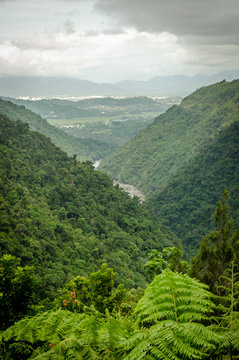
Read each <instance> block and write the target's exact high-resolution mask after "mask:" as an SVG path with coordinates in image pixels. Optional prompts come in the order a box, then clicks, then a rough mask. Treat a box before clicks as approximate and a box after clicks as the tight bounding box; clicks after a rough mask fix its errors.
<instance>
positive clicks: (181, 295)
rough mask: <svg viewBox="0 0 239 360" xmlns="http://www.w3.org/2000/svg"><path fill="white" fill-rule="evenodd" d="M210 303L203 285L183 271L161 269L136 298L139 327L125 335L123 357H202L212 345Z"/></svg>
mask: <svg viewBox="0 0 239 360" xmlns="http://www.w3.org/2000/svg"><path fill="white" fill-rule="evenodd" d="M212 312H213V303H212V301H211V300H210V293H209V292H208V291H207V289H206V286H204V285H202V284H200V283H199V282H197V281H196V280H194V279H191V278H189V277H188V276H187V275H180V274H177V273H173V272H171V271H170V270H165V271H163V273H162V274H160V275H158V276H157V277H155V279H154V280H153V282H152V283H151V285H150V286H149V287H148V288H147V290H146V292H145V295H144V296H143V297H142V299H141V300H140V301H139V304H138V306H137V308H136V315H137V318H138V319H139V320H138V321H139V326H140V328H139V330H136V331H135V332H134V333H133V334H132V336H131V337H130V338H128V339H127V347H128V355H127V356H126V358H125V359H130V360H133V359H202V358H205V357H206V356H208V354H210V353H211V352H213V351H214V350H215V349H216V346H217V345H218V343H219V337H218V335H217V334H216V333H215V332H214V331H212V330H210V328H209V327H208V326H206V325H203V324H202V323H204V324H206V323H208V322H209V317H208V315H209V314H210V313H212Z"/></svg>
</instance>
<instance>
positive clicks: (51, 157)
mask: <svg viewBox="0 0 239 360" xmlns="http://www.w3.org/2000/svg"><path fill="white" fill-rule="evenodd" d="M0 126H1V128H0V130H1V138H0V141H1V158H0V177H1V183H0V193H1V217H0V221H1V224H0V226H1V240H0V241H1V252H2V254H10V255H14V256H16V257H19V258H21V265H34V266H35V267H36V269H37V276H38V278H39V281H40V282H41V285H42V289H44V291H45V292H47V293H48V295H50V296H54V292H55V289H56V288H57V287H59V286H60V285H62V284H63V283H64V282H66V280H67V279H70V278H72V276H76V275H84V274H89V272H90V271H94V270H96V269H97V268H98V267H99V266H100V264H101V263H104V262H106V263H107V264H109V265H110V266H113V267H114V269H115V270H117V273H118V277H119V278H118V280H119V279H120V280H121V281H122V282H124V284H125V285H126V286H127V287H134V286H136V285H138V286H139V285H141V286H142V285H145V284H146V277H145V274H144V271H143V269H142V265H143V263H144V261H145V258H146V255H147V253H148V252H149V251H151V249H154V248H156V249H162V247H163V246H165V245H170V244H172V243H173V242H175V241H176V237H175V236H174V235H172V234H171V233H170V232H169V231H168V230H167V228H165V227H163V226H160V225H159V224H158V222H157V221H156V220H155V218H154V217H153V216H152V215H151V214H150V213H149V212H148V211H147V210H146V209H144V208H143V206H141V205H139V202H138V199H137V198H134V199H130V198H129V197H128V195H127V194H126V193H124V192H123V191H122V190H120V189H119V187H118V186H113V185H112V181H111V180H110V178H109V177H108V176H107V175H105V174H102V173H100V172H98V171H95V170H94V169H93V167H92V164H91V163H79V162H77V160H76V157H75V156H73V157H68V156H67V155H66V153H64V152H63V151H62V150H60V149H59V148H57V147H56V146H55V145H54V144H53V143H52V142H51V141H50V140H49V139H48V138H46V137H45V136H44V135H41V134H39V133H37V132H34V131H30V130H29V128H28V125H27V124H23V123H22V122H20V121H17V122H12V121H11V120H9V119H8V118H6V117H5V116H4V115H1V118H0ZM126 264H127V266H126Z"/></svg>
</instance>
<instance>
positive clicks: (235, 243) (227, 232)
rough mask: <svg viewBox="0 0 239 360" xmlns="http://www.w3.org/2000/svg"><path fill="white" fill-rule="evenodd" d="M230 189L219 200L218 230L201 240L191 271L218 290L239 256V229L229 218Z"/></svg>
mask: <svg viewBox="0 0 239 360" xmlns="http://www.w3.org/2000/svg"><path fill="white" fill-rule="evenodd" d="M228 197H229V194H228V191H226V190H225V191H224V194H223V197H222V200H221V201H218V202H217V208H216V212H215V221H216V230H215V231H212V232H210V233H209V235H208V236H206V237H205V238H204V239H203V241H202V242H201V246H200V251H199V254H198V255H197V257H195V258H194V259H193V261H192V269H191V273H192V275H193V276H195V277H197V278H198V279H199V280H200V281H202V282H204V283H206V284H208V285H209V287H210V289H211V291H212V292H214V293H216V292H217V287H218V285H219V283H218V281H219V279H220V277H221V276H222V275H223V273H224V271H225V270H226V269H227V268H228V267H229V266H230V264H231V262H232V261H233V260H234V258H235V259H236V258H238V247H239V230H236V231H233V221H232V219H230V218H229V206H228V204H227V201H228Z"/></svg>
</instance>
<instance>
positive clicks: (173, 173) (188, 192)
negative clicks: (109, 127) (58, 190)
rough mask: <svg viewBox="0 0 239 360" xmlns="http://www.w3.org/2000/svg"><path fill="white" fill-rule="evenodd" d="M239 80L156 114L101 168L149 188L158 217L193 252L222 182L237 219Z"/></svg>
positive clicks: (206, 226)
mask: <svg viewBox="0 0 239 360" xmlns="http://www.w3.org/2000/svg"><path fill="white" fill-rule="evenodd" d="M238 99H239V80H235V81H233V82H230V83H228V82H225V81H223V82H221V83H217V84H214V85H210V86H208V87H203V88H201V89H199V90H197V91H196V92H195V93H193V94H191V95H189V96H188V97H186V98H185V99H184V100H183V101H182V103H181V104H180V105H178V106H176V105H175V106H173V107H171V108H170V109H169V110H168V111H167V112H166V113H164V114H162V115H160V116H159V117H158V118H156V120H155V122H154V123H153V124H152V125H150V126H148V127H147V128H146V129H144V130H142V131H141V132H140V133H139V134H138V135H137V136H136V137H135V138H134V139H132V140H130V141H129V142H128V143H127V144H126V145H124V146H123V147H122V148H120V149H119V150H116V151H115V152H114V153H113V154H112V155H110V156H109V157H107V158H106V159H104V160H103V161H102V163H101V165H100V169H101V170H104V171H106V172H108V173H109V174H111V176H112V177H113V178H114V179H117V180H120V181H122V182H126V183H129V184H133V185H135V186H137V187H138V188H139V189H142V190H143V191H144V192H145V194H146V201H147V203H148V204H149V206H150V207H153V209H154V211H155V212H156V213H157V215H158V218H159V219H160V221H162V222H163V223H164V224H167V225H168V226H170V228H171V229H172V231H174V232H175V233H176V235H177V236H178V237H179V238H180V239H181V241H182V243H183V244H184V245H185V249H187V254H188V256H189V257H190V255H192V254H195V252H196V251H197V250H198V248H199V241H200V238H201V237H202V236H203V234H205V233H206V232H207V231H208V230H209V229H210V226H211V224H212V221H213V204H215V202H216V200H217V199H218V198H219V197H220V194H221V193H222V192H223V189H224V188H227V189H228V190H229V192H230V193H231V195H232V196H231V199H230V206H231V211H232V214H233V217H234V218H235V221H236V222H237V223H238V221H239V217H238V209H239V203H238V190H239V188H238V184H239V182H238V176H239V163H238V159H239V153H238V151H239V148H238V144H239V141H238V140H239V138H238V135H239V134H238V118H239V107H238V104H239V103H238Z"/></svg>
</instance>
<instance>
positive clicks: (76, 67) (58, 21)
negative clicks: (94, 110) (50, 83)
mask: <svg viewBox="0 0 239 360" xmlns="http://www.w3.org/2000/svg"><path fill="white" fill-rule="evenodd" d="M238 8H239V1H238V0H200V1H198V0H197V1H195V0H147V2H145V0H144V1H142V0H52V1H51V2H49V1H47V0H41V2H39V1H38V0H8V1H5V0H0V76H5V75H39V76H41V75H47V76H50V75H54V76H56V75H60V76H70V77H78V78H84V79H88V80H93V81H99V82H104V81H105V82H116V81H120V80H123V79H142V80H144V79H145V80H146V79H149V78H151V77H153V76H156V75H163V74H167V75H169V74H174V73H185V74H188V75H190V74H191V75H193V74H195V73H197V72H204V73H209V72H217V71H220V70H229V69H233V68H238V59H239V44H238V41H239V37H238V33H239V16H238V14H239V9H238Z"/></svg>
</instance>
